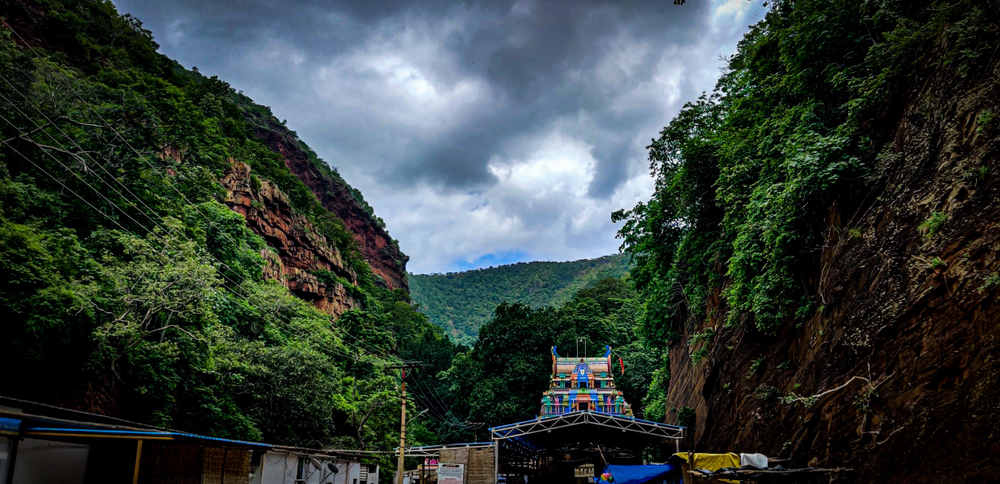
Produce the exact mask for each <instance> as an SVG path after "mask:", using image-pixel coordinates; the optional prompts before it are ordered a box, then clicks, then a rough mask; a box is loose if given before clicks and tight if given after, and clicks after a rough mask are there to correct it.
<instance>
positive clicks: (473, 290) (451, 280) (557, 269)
mask: <svg viewBox="0 0 1000 484" xmlns="http://www.w3.org/2000/svg"><path fill="white" fill-rule="evenodd" d="M629 268H630V264H629V260H628V256H626V255H624V254H616V255H608V256H604V257H599V258H597V259H582V260H576V261H569V262H518V263H516V264H508V265H502V266H498V267H490V268H487V269H476V270H471V271H465V272H452V273H447V274H408V279H409V285H410V294H411V296H412V297H413V300H414V301H415V302H417V303H419V304H420V311H421V312H422V313H424V314H426V315H427V316H428V317H429V318H430V320H431V322H432V323H434V324H435V325H437V326H440V327H442V328H443V329H444V330H445V333H447V334H448V335H449V336H451V338H452V339H453V340H455V341H457V342H460V343H466V344H470V343H472V342H474V341H475V340H476V338H477V337H478V335H479V328H480V327H482V325H483V324H485V323H486V322H487V321H489V319H490V318H491V317H492V316H493V310H494V309H495V308H496V306H497V305H498V304H500V303H501V302H505V301H506V302H518V303H522V304H527V305H529V306H532V307H542V306H550V305H559V304H562V303H565V302H566V301H568V300H569V299H570V298H571V297H573V294H575V293H576V292H577V291H578V290H580V289H583V288H585V287H587V286H589V285H590V284H592V283H594V282H596V281H599V280H601V279H604V278H608V277H614V278H620V277H622V276H624V275H625V274H626V273H627V272H628V270H629Z"/></svg>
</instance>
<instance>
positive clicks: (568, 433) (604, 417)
mask: <svg viewBox="0 0 1000 484" xmlns="http://www.w3.org/2000/svg"><path fill="white" fill-rule="evenodd" d="M490 433H491V435H492V437H493V440H495V441H498V442H499V441H505V440H506V441H510V442H516V443H517V444H520V445H521V446H524V447H527V448H529V449H531V450H533V451H536V452H538V451H543V450H552V449H557V448H559V447H560V446H563V445H566V444H571V443H574V442H581V441H590V442H595V443H603V444H607V445H612V446H615V447H620V448H626V449H640V450H641V449H643V448H646V447H648V446H650V445H654V444H658V443H661V442H665V441H667V440H674V441H675V442H680V440H681V439H682V438H683V437H684V427H678V426H676V425H667V424H662V423H658V422H652V421H649V420H641V419H636V418H630V417H622V416H617V415H613V414H610V413H604V412H596V411H592V410H589V411H588V410H581V411H577V412H570V413H565V414H557V415H549V416H545V417H541V418H537V419H535V420H526V421H524V422H517V423H512V424H507V425H501V426H499V427H493V428H491V429H490Z"/></svg>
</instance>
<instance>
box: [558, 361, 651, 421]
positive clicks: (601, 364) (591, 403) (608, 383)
mask: <svg viewBox="0 0 1000 484" xmlns="http://www.w3.org/2000/svg"><path fill="white" fill-rule="evenodd" d="M612 373H613V367H612V366H611V347H610V346H605V347H604V356H601V357H594V358H563V357H561V356H559V353H557V352H556V347H555V346H553V347H552V380H551V382H550V384H549V389H548V391H546V392H545V394H544V395H542V402H541V403H542V408H541V410H540V412H539V417H545V416H549V415H558V414H563V413H569V412H576V411H581V410H582V411H588V410H589V411H595V412H604V413H610V414H613V415H621V416H626V417H631V416H632V407H631V406H629V404H628V403H626V402H625V399H624V398H623V397H622V394H621V392H620V391H618V389H617V388H615V378H614V375H613V374H612Z"/></svg>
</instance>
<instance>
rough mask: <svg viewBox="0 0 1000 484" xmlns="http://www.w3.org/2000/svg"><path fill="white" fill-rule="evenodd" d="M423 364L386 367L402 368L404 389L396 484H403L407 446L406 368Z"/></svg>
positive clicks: (402, 386)
mask: <svg viewBox="0 0 1000 484" xmlns="http://www.w3.org/2000/svg"><path fill="white" fill-rule="evenodd" d="M421 366H423V365H421V364H420V363H408V364H403V365H397V366H387V367H386V368H388V369H391V370H401V371H400V377H399V381H400V382H401V383H402V384H401V385H400V389H401V390H402V397H401V398H400V399H399V402H400V408H401V409H402V413H401V417H400V419H399V460H398V461H397V462H396V473H397V475H398V476H399V479H397V481H396V484H403V471H404V470H405V468H404V467H403V449H405V448H406V370H407V369H408V368H419V367H421Z"/></svg>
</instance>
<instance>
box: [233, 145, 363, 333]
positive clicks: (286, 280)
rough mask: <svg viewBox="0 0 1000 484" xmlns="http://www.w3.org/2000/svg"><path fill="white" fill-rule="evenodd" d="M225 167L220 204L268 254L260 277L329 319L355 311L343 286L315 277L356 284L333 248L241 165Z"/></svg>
mask: <svg viewBox="0 0 1000 484" xmlns="http://www.w3.org/2000/svg"><path fill="white" fill-rule="evenodd" d="M230 163H231V164H232V168H231V169H230V170H229V171H227V172H226V176H225V177H224V178H223V179H222V185H223V186H224V187H225V188H226V199H225V204H226V205H227V206H228V207H229V208H230V209H232V210H233V211H234V212H237V213H239V214H240V215H242V216H243V217H244V218H246V220H247V227H249V228H250V230H253V231H254V233H256V234H257V235H259V236H261V237H263V238H264V240H265V242H267V245H268V246H270V248H271V249H273V250H266V251H265V253H264V254H263V255H264V257H265V259H267V260H268V262H269V264H268V267H267V268H266V276H267V277H269V278H272V279H276V280H278V281H279V282H281V283H282V284H283V285H285V286H286V287H288V289H289V290H290V291H292V293H294V294H295V295H296V296H299V297H300V298H302V299H305V300H307V301H311V302H312V303H313V304H314V305H315V306H316V307H317V308H319V309H321V310H323V311H326V312H327V313H330V314H333V315H334V316H339V315H341V314H343V312H344V311H346V310H348V309H351V308H354V307H357V306H358V301H356V300H355V299H354V298H353V297H352V296H351V293H350V292H349V290H348V288H347V287H346V286H345V285H344V284H341V283H337V282H333V281H329V280H327V279H329V278H326V279H321V278H319V277H317V276H316V272H317V271H326V272H329V273H331V274H333V275H335V276H336V277H339V278H342V279H343V280H345V282H348V283H350V284H354V283H356V282H357V274H355V273H354V271H352V270H351V269H350V267H348V266H347V265H346V264H344V259H343V257H342V256H341V253H340V250H338V249H337V247H336V245H334V244H332V243H331V242H330V241H328V240H327V239H326V238H325V237H323V236H322V235H319V234H318V233H317V232H316V230H313V229H312V225H311V224H310V223H309V221H308V220H306V218H305V217H303V216H302V215H300V214H298V213H296V212H294V211H293V210H292V207H291V205H290V204H289V203H288V198H287V197H286V196H285V194H284V193H281V191H280V190H278V188H277V187H276V186H275V185H274V184H273V183H271V182H269V181H266V180H258V179H255V178H253V177H251V174H250V167H249V166H247V165H246V164H245V163H241V162H238V161H231V162H230Z"/></svg>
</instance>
